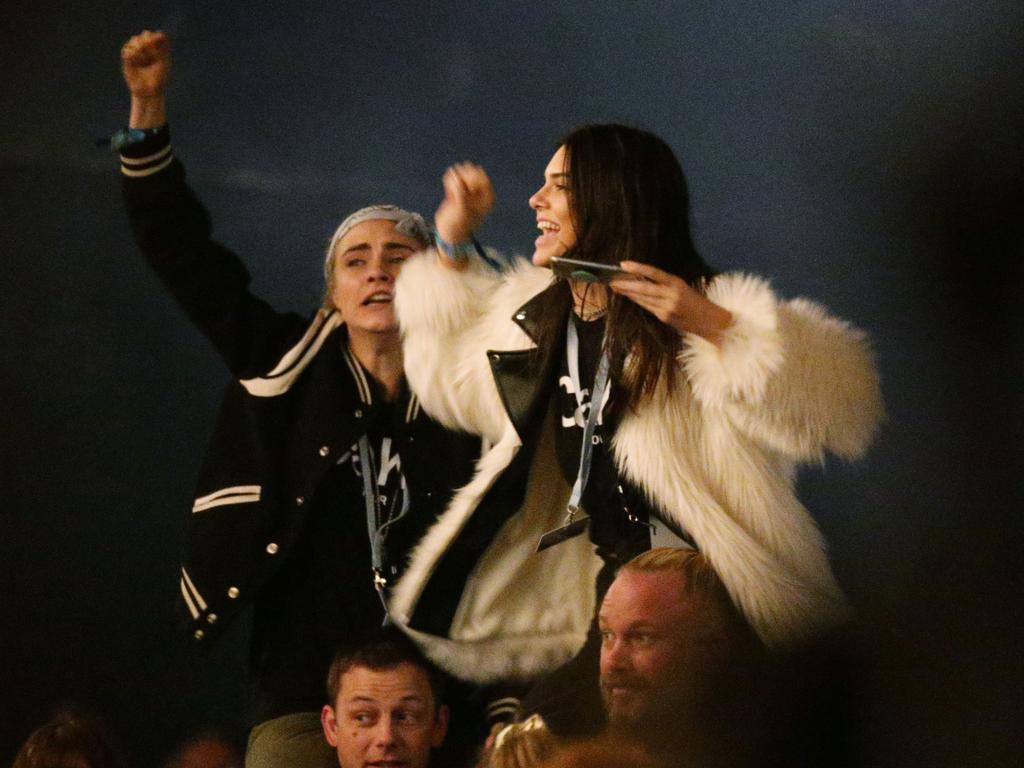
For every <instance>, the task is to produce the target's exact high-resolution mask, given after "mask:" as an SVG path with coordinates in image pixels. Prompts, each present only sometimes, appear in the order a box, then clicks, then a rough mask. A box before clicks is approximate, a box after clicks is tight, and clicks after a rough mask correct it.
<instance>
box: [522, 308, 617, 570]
mask: <svg viewBox="0 0 1024 768" xmlns="http://www.w3.org/2000/svg"><path fill="white" fill-rule="evenodd" d="M579 354H580V339H579V333H578V332H577V330H576V323H575V322H574V321H573V317H572V314H571V313H570V315H569V327H568V328H567V330H566V356H567V362H568V364H569V378H570V379H571V380H572V384H573V389H575V390H576V402H577V404H578V405H582V404H583V402H582V400H583V391H582V389H581V388H580V360H579ZM608 368H609V362H608V355H607V353H604V352H602V354H601V361H600V362H599V363H598V365H597V373H596V374H595V376H594V386H593V389H592V390H591V398H590V412H589V413H588V414H587V422H586V424H585V425H584V427H583V445H582V446H581V447H580V468H579V471H578V472H577V473H576V482H575V483H574V484H573V487H572V495H571V496H570V497H569V504H568V505H567V506H566V517H565V523H563V524H562V525H561V526H560V527H558V528H555V529H554V530H551V531H548V532H547V533H545V534H544V535H543V536H541V537H540V541H539V542H537V551H538V552H542V551H544V550H545V549H547V548H548V547H553V546H555V545H556V544H561V543H562V542H563V541H566V540H568V539H571V538H573V537H574V536H578V535H579V534H581V533H583V532H584V531H585V530H586V529H587V525H588V524H589V523H590V518H589V517H587V515H585V514H583V515H581V510H580V502H581V501H582V499H583V491H584V490H586V487H587V481H588V480H589V479H590V464H591V461H592V459H593V450H594V444H595V442H596V441H597V438H596V437H595V435H594V432H595V431H596V429H597V422H598V421H599V420H600V418H601V411H602V410H604V406H605V401H606V400H607V399H608V391H609V387H608Z"/></svg>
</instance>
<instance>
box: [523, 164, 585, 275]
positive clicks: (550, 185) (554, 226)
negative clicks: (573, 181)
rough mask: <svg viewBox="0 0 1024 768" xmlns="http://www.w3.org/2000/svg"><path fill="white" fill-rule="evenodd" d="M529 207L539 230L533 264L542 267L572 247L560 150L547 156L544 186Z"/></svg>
mask: <svg viewBox="0 0 1024 768" xmlns="http://www.w3.org/2000/svg"><path fill="white" fill-rule="evenodd" d="M530 207H531V208H533V210H534V211H535V212H536V214H537V228H538V229H540V237H538V238H537V240H536V241H535V242H534V250H533V263H534V264H536V265H537V266H538V267H546V266H548V265H549V264H550V263H551V257H552V256H561V255H563V254H564V253H565V252H566V251H568V250H569V249H570V248H572V247H573V246H574V245H575V244H576V228H575V227H574V226H573V221H572V211H571V201H570V195H569V167H568V163H567V162H566V152H565V147H564V146H561V147H559V148H558V150H557V151H556V152H555V154H554V155H552V156H551V160H550V161H549V162H548V166H547V168H545V169H544V186H542V187H541V188H540V189H538V190H537V191H536V192H534V193H533V195H532V196H531V197H530Z"/></svg>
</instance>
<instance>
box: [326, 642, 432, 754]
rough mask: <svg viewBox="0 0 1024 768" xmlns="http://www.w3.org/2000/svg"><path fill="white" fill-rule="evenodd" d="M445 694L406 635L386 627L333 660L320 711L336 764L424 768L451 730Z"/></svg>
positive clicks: (341, 652)
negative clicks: (325, 696) (335, 753)
mask: <svg viewBox="0 0 1024 768" xmlns="http://www.w3.org/2000/svg"><path fill="white" fill-rule="evenodd" d="M442 698H443V678H442V677H441V674H440V673H439V672H438V670H437V669H435V668H434V667H433V666H432V665H431V664H430V663H429V662H428V661H427V660H426V659H425V658H423V656H422V654H420V652H419V650H418V649H417V648H416V647H415V646H414V645H413V644H412V643H411V642H410V641H409V640H408V639H407V638H405V637H404V636H402V635H401V634H399V633H398V632H397V631H394V630H386V631H385V632H384V633H383V634H382V635H381V636H380V637H379V638H377V639H375V640H373V641H370V642H368V643H365V644H362V645H359V646H356V647H353V648H351V649H347V650H343V651H340V652H339V653H338V654H337V655H336V656H335V657H334V661H333V662H332V663H331V667H330V671H329V672H328V674H327V701H328V703H327V704H325V705H324V708H323V711H322V712H321V715H320V722H321V724H322V726H323V731H324V738H326V739H327V743H328V744H330V745H331V746H332V747H333V748H334V749H335V751H336V752H337V755H338V765H339V766H340V767H341V768H366V767H367V766H389V767H390V766H396V767H397V766H401V768H426V766H427V764H428V763H429V761H430V750H431V749H433V748H437V747H440V746H441V743H442V742H443V741H444V737H445V733H446V732H447V729H448V707H447V706H445V705H444V704H442V703H441V701H442Z"/></svg>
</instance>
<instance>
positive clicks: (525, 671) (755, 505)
mask: <svg viewBox="0 0 1024 768" xmlns="http://www.w3.org/2000/svg"><path fill="white" fill-rule="evenodd" d="M444 187H445V199H444V201H443V202H442V203H441V206H440V207H439V209H438V211H437V214H436V227H437V232H438V247H437V253H436V254H435V255H428V256H427V257H419V258H416V259H413V260H412V261H411V262H410V263H408V264H407V265H406V267H405V270H404V271H403V273H402V276H401V278H400V279H399V283H398V289H397V312H398V315H399V320H400V323H401V325H402V328H403V334H404V353H405V363H406V371H407V375H408V378H409V382H410V384H411V385H412V387H413V388H414V389H415V390H416V391H417V392H418V394H419V395H420V397H421V400H422V402H423V405H424V407H425V408H426V409H427V410H428V412H431V413H432V414H433V415H434V416H435V417H436V418H438V419H439V420H441V421H442V422H443V423H445V424H446V425H448V426H450V427H458V428H461V429H465V430H469V431H471V432H474V433H476V434H480V435H482V436H483V437H484V438H486V439H487V440H488V441H489V442H490V443H492V445H493V447H492V448H491V450H490V451H489V452H488V453H487V454H486V455H485V456H484V458H483V459H482V460H481V461H480V463H479V465H478V470H477V474H476V476H475V478H474V479H473V481H472V482H470V483H469V484H468V485H467V486H466V487H465V488H463V489H462V490H461V491H460V492H459V493H457V494H456V496H455V498H454V499H453V501H452V503H451V505H450V506H449V508H448V511H447V512H446V513H445V515H444V516H443V517H442V518H441V520H440V522H439V523H438V524H437V525H436V526H435V527H434V528H433V530H432V531H430V532H429V533H428V535H427V537H426V538H425V539H424V541H423V542H422V543H421V545H420V546H419V548H418V550H417V551H416V552H415V554H414V556H413V559H412V562H411V564H410V567H409V569H408V571H407V572H406V576H405V578H404V579H403V581H402V583H401V584H400V585H399V588H398V590H397V592H396V596H395V601H394V605H393V610H392V615H393V616H394V617H396V618H397V619H398V620H399V621H400V622H401V623H402V624H403V625H404V626H405V628H406V629H407V630H408V631H409V632H410V633H412V634H413V635H414V636H415V637H417V638H418V639H419V640H420V642H421V643H422V645H423V647H424V649H425V650H426V651H427V653H428V654H430V655H431V656H432V657H433V658H435V659H436V660H438V661H440V662H441V663H442V664H444V665H445V666H447V667H448V668H449V669H451V670H452V671H453V672H455V673H456V674H459V675H461V676H464V677H468V678H470V679H474V680H478V681H488V680H496V679H507V678H509V677H523V678H529V677H531V676H535V675H537V674H540V673H543V672H546V671H549V670H550V669H552V668H554V667H556V666H558V665H559V664H561V663H562V662H564V661H565V659H567V658H568V657H570V656H571V655H572V654H573V653H574V652H576V651H577V650H578V649H579V647H580V646H581V644H582V643H583V640H584V638H585V636H586V634H587V628H588V626H589V625H590V624H591V618H592V615H593V612H594V606H595V598H597V599H600V595H601V593H602V590H603V588H604V586H606V585H607V583H608V582H609V581H610V578H611V576H612V575H613V573H614V570H615V569H616V568H617V567H618V566H619V565H621V564H622V563H624V562H626V561H627V560H629V559H630V558H631V557H633V556H634V555H636V554H638V553H639V552H641V551H644V550H646V549H648V548H650V547H651V546H652V544H656V545H661V544H666V543H668V544H673V543H674V544H675V545H678V546H687V545H689V546H694V547H696V548H698V549H699V550H700V551H701V552H702V553H703V554H704V555H705V557H706V558H707V559H708V560H709V562H710V563H711V564H712V566H713V567H714V568H715V570H716V571H717V573H718V574H719V575H720V577H721V580H722V582H723V583H724V585H725V586H726V588H727V589H728V591H729V594H730V596H731V598H732V599H733V601H734V602H735V604H736V606H737V608H738V609H739V610H740V612H741V613H742V615H743V616H744V617H745V619H746V620H747V621H748V622H749V624H750V625H751V627H752V628H753V629H754V630H755V631H756V632H757V634H758V636H759V637H760V638H761V639H762V640H763V641H764V643H765V644H767V645H769V646H779V645H785V644H787V643H791V642H796V641H798V640H802V639H805V638H807V637H809V636H813V635H814V634H816V633H818V632H821V631H823V630H825V629H827V628H830V627H832V626H835V625H836V624H837V623H839V622H841V621H842V620H843V618H844V617H845V615H846V612H847V609H846V604H845V601H844V598H843V595H842V593H841V591H840V589H839V587H838V585H837V584H836V581H835V579H834V577H833V575H832V573H831V570H830V568H829V565H828V560H827V558H826V555H825V547H824V542H823V540H822V537H821V535H820V533H819V531H818V529H817V527H816V525H815V523H814V522H813V520H812V519H811V517H810V515H809V514H808V512H807V511H806V510H805V509H804V507H803V506H802V505H801V504H800V502H799V501H798V500H797V499H796V497H795V495H794V492H793V477H794V473H795V468H796V466H797V464H798V463H800V462H818V461H820V460H821V459H822V457H823V455H824V453H825V452H826V451H828V452H831V453H834V454H837V455H839V456H842V457H847V458H853V457H856V456H858V455H859V454H861V453H862V452H863V451H864V450H865V449H866V448H867V446H868V444H869V443H870V441H871V439H872V437H873V435H874V433H875V430H876V427H877V423H878V421H879V419H880V417H881V413H882V403H881V397H880V393H879V389H878V381H877V376H876V374H875V370H874V366H873V363H872V355H871V352H870V349H869V347H868V345H867V342H866V340H865V338H864V336H863V334H862V333H861V332H860V331H858V330H856V329H854V328H852V327H851V326H849V325H848V324H847V323H845V322H843V321H841V320H838V319H835V318H833V317H831V316H829V315H828V314H827V312H826V311H825V310H824V309H823V308H822V307H821V306H819V305H817V304H815V303H813V302H810V301H807V300H805V299H796V300H789V301H787V300H783V299H780V298H778V297H777V296H776V295H775V293H774V292H773V291H772V289H771V288H770V287H769V285H768V283H767V282H766V281H764V280H762V279H760V278H757V277H753V276H750V275H746V274H740V273H735V274H720V275H716V274H715V272H714V271H713V270H712V269H711V268H710V267H709V266H708V265H707V264H706V263H705V262H704V261H703V259H702V258H701V257H700V255H699V254H698V253H697V250H696V249H695V247H694V245H693V242H692V238H691V234H690V225H689V210H688V209H689V199H688V192H687V186H686V181H685V178H684V176H683V172H682V170H681V168H680V166H679V163H678V161H677V160H676V158H675V156H674V154H673V152H672V150H671V149H670V148H669V147H668V145H667V144H666V143H665V142H664V141H662V140H661V139H659V138H658V137H656V136H654V135H652V134H650V133H647V132H644V131H640V130H636V129H633V128H628V127H624V126H620V125H590V126H584V127H582V128H580V129H578V130H576V131H573V132H572V133H570V134H569V135H568V136H567V137H566V138H565V139H564V140H563V141H562V142H561V143H560V145H559V147H558V150H557V151H556V152H555V154H554V156H553V157H552V159H551V161H550V163H549V164H548V166H547V168H546V170H545V174H544V184H543V186H542V187H541V188H540V189H539V190H538V191H537V192H536V193H535V194H534V195H533V196H532V197H531V198H530V205H531V207H532V208H533V210H534V211H535V212H536V216H537V225H538V228H539V229H540V236H539V237H538V238H537V240H536V243H535V249H534V253H533V258H532V264H529V263H526V262H525V261H519V262H516V263H513V265H512V266H511V267H510V268H509V269H508V270H506V271H505V272H503V273H497V272H495V271H494V270H492V269H491V268H489V267H488V266H487V265H486V264H485V263H484V262H483V261H482V260H479V259H477V258H476V256H475V255H474V254H473V253H472V250H473V249H472V248H470V247H468V246H467V244H466V243H467V241H469V240H470V239H471V235H472V232H473V230H474V229H475V228H476V227H477V226H478V225H479V223H480V222H481V221H482V220H483V218H484V217H485V216H486V215H487V213H488V211H489V210H490V208H491V206H492V204H493V193H492V191H491V187H490V182H489V181H488V179H487V176H486V174H485V173H484V172H483V170H482V169H481V168H479V167H477V166H472V165H468V164H462V165H457V166H453V167H452V168H450V169H449V170H448V172H447V173H446V174H445V178H444ZM556 256H558V257H564V256H569V257H572V258H576V259H582V260H586V261H590V262H598V263H601V264H605V265H611V266H615V267H619V268H620V269H621V273H620V274H619V275H618V276H616V277H615V278H614V279H612V280H611V282H610V283H608V284H602V283H594V282H589V281H583V280H579V279H573V278H572V277H570V278H569V279H558V278H556V277H555V276H554V275H553V274H552V272H551V271H550V270H549V269H548V268H547V267H549V266H550V265H551V259H552V257H556ZM595 582H596V584H597V590H596V591H595Z"/></svg>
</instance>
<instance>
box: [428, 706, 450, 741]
mask: <svg viewBox="0 0 1024 768" xmlns="http://www.w3.org/2000/svg"><path fill="white" fill-rule="evenodd" d="M447 733H448V706H447V705H445V704H442V705H441V706H440V707H438V708H437V717H435V718H434V732H433V733H432V734H431V735H430V746H432V747H434V748H435V749H436V748H437V747H440V746H441V742H443V741H444V737H445V734H447Z"/></svg>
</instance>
